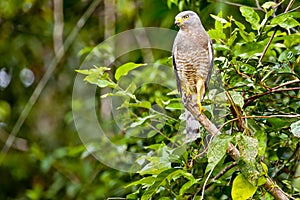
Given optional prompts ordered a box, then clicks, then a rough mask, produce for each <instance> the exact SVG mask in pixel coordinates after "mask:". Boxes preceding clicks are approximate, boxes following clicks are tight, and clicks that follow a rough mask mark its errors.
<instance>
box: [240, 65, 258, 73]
mask: <svg viewBox="0 0 300 200" xmlns="http://www.w3.org/2000/svg"><path fill="white" fill-rule="evenodd" d="M241 71H243V72H245V73H247V74H248V75H252V74H253V73H254V72H255V71H256V69H255V67H253V66H252V65H249V64H246V63H244V64H242V66H241Z"/></svg>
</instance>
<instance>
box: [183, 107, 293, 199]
mask: <svg viewBox="0 0 300 200" xmlns="http://www.w3.org/2000/svg"><path fill="white" fill-rule="evenodd" d="M191 105H192V104H186V106H187V109H188V110H189V111H190V112H191V113H192V114H193V115H194V117H195V118H196V119H197V120H198V121H199V122H200V124H201V125H202V126H203V127H204V128H205V129H206V131H207V132H208V133H209V134H211V135H212V138H213V137H215V136H217V135H220V134H221V132H220V131H219V130H218V128H217V127H216V125H215V124H213V123H212V122H211V121H210V120H209V119H208V118H207V117H206V116H205V115H204V114H199V108H198V107H193V106H191ZM227 153H228V155H230V156H231V157H232V158H233V159H234V160H235V161H238V160H239V158H240V152H239V150H238V149H237V148H236V147H235V146H234V145H233V144H232V143H229V146H228V149H227ZM266 180H267V182H266V183H265V184H264V185H263V187H264V188H265V189H266V191H268V192H269V193H270V194H271V195H272V196H273V197H274V198H275V199H276V200H288V199H289V197H288V196H287V195H286V194H285V193H284V192H283V191H282V190H281V189H280V188H279V186H277V185H276V184H275V183H274V182H273V181H272V179H271V178H270V177H267V178H266Z"/></svg>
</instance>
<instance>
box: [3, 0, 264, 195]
mask: <svg viewBox="0 0 300 200" xmlns="http://www.w3.org/2000/svg"><path fill="white" fill-rule="evenodd" d="M260 2H263V1H260ZM231 3H242V4H243V5H249V6H255V1H242V0H240V1H231ZM231 3H230V2H225V3H222V1H221V0H220V1H217V0H215V1H196V0H186V1H178V0H177V1H176V0H98V1H97V0H95V1H90V0H64V1H62V0H53V1H48V0H1V1H0V35H1V37H0V84H1V85H0V87H1V88H0V123H1V124H0V125H1V132H0V147H1V148H3V149H2V153H1V154H0V174H1V175H0V176H1V178H0V199H104V198H107V197H124V196H126V194H127V193H131V192H134V191H132V190H133V189H132V188H124V186H125V185H126V184H127V183H129V182H131V181H132V180H134V179H135V177H134V176H135V175H134V174H128V173H122V172H119V171H116V170H114V169H110V168H108V167H106V166H104V165H102V164H101V163H100V162H98V161H97V160H96V159H95V158H93V157H92V156H90V155H89V154H87V153H86V150H85V147H84V146H83V144H82V143H81V141H80V139H79V137H78V135H77V132H76V129H75V126H74V122H73V118H72V117H73V116H72V109H71V105H72V89H73V81H74V78H75V76H76V72H75V69H78V67H79V66H80V64H81V62H82V61H83V60H84V58H85V56H86V55H87V53H86V52H88V51H89V49H92V48H93V47H95V46H97V44H99V43H101V42H102V41H103V40H105V38H109V37H110V36H113V35H115V34H117V33H120V32H122V31H125V30H129V29H133V28H136V27H149V26H150V27H164V28H170V29H174V30H178V28H176V27H175V26H174V25H173V19H174V16H175V15H176V14H177V13H178V12H179V9H181V10H183V9H184V10H186V9H192V10H194V11H197V12H198V13H199V14H200V18H201V19H202V22H204V23H203V24H204V26H205V28H206V29H208V30H209V29H210V28H212V27H213V26H214V20H213V19H212V17H211V16H210V14H215V15H217V14H218V13H219V11H220V10H222V11H223V16H229V15H233V16H234V17H235V19H239V20H241V21H243V19H241V16H240V14H239V11H238V6H235V5H231ZM89 9H90V10H89ZM89 11H91V12H90V13H88V12H89ZM84 13H86V15H84ZM82 17H83V19H84V20H85V19H86V23H85V24H84V25H83V26H82V24H80V23H78V21H79V19H80V18H82ZM76 27H77V28H76ZM62 47H64V48H62ZM169 56H171V55H169ZM127 59H128V61H131V60H132V59H131V58H130V56H129V57H128V58H127ZM133 59H134V60H136V58H133ZM52 68H53V69H54V70H53V72H50V73H49V77H46V78H45V79H43V77H44V76H45V73H46V71H47V70H49V69H50V71H51V69H52ZM44 83H45V87H42V86H43V84H44ZM39 84H40V86H38V85H39ZM36 87H40V89H41V92H40V93H39V92H37V93H36V94H37V95H38V96H37V97H38V98H37V101H36V102H35V101H34V100H35V96H34V97H32V94H33V92H34V91H35V89H36ZM30 98H31V100H30ZM31 105H32V109H31ZM26 106H27V110H25V111H24V109H25V107H26ZM22 112H23V115H21V113H22ZM27 112H28V115H26V113H27ZM103 115H105V113H101V111H99V117H100V119H101V116H103ZM20 116H21V118H20ZM18 120H19V122H22V120H24V123H23V124H21V125H22V126H21V127H20V129H19V130H18V129H16V128H17V127H16V126H17V125H18V124H17V121H18ZM20 120H21V121H20ZM100 121H101V120H100ZM13 129H16V130H17V131H16V132H15V133H16V138H15V139H14V142H13V143H12V145H11V148H10V149H7V148H5V142H7V139H8V136H9V134H10V133H11V132H12V130H13ZM7 150H8V151H7Z"/></svg>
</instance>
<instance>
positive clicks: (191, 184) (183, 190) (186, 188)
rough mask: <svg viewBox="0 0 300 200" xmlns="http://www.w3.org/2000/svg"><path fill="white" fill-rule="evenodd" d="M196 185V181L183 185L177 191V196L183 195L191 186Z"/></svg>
mask: <svg viewBox="0 0 300 200" xmlns="http://www.w3.org/2000/svg"><path fill="white" fill-rule="evenodd" d="M196 183H198V180H196V179H192V180H190V181H188V182H186V183H185V184H183V185H182V186H181V188H180V190H179V195H183V194H184V193H185V192H186V191H187V190H188V189H190V188H191V187H192V186H193V185H195V184H196Z"/></svg>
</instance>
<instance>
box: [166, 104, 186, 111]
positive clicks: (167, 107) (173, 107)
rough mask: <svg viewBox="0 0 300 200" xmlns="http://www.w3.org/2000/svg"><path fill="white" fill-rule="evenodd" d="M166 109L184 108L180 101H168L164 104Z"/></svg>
mask: <svg viewBox="0 0 300 200" xmlns="http://www.w3.org/2000/svg"><path fill="white" fill-rule="evenodd" d="M166 109H168V110H184V107H183V106H182V103H170V104H169V105H167V106H166Z"/></svg>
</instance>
